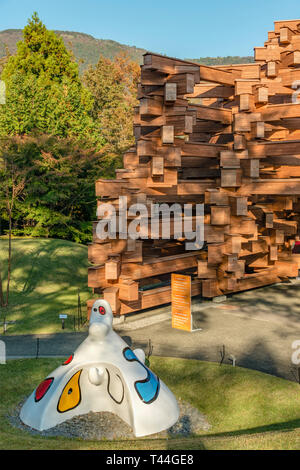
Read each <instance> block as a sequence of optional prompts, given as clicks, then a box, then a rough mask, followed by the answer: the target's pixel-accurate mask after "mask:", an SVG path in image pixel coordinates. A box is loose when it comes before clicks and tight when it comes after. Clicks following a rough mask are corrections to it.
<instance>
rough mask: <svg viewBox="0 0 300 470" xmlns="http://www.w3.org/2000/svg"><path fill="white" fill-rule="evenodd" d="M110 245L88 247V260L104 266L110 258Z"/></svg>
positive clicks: (95, 244) (102, 244)
mask: <svg viewBox="0 0 300 470" xmlns="http://www.w3.org/2000/svg"><path fill="white" fill-rule="evenodd" d="M110 246H111V245H110V243H109V242H108V243H101V244H100V243H90V244H89V245H88V260H89V262H90V263H93V264H103V263H105V261H106V260H107V258H108V253H109V252H108V248H110Z"/></svg>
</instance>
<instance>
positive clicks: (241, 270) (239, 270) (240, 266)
mask: <svg viewBox="0 0 300 470" xmlns="http://www.w3.org/2000/svg"><path fill="white" fill-rule="evenodd" d="M236 264H237V267H236V270H235V272H234V275H235V277H236V279H241V278H242V277H244V275H245V264H246V261H245V260H244V259H239V260H237V263H236Z"/></svg>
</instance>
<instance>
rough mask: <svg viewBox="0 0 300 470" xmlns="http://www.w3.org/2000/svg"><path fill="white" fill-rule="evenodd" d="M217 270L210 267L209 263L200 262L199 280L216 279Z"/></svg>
mask: <svg viewBox="0 0 300 470" xmlns="http://www.w3.org/2000/svg"><path fill="white" fill-rule="evenodd" d="M216 277H217V270H216V268H213V267H211V266H208V264H207V261H203V260H198V278H199V279H216Z"/></svg>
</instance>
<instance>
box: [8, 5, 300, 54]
mask: <svg viewBox="0 0 300 470" xmlns="http://www.w3.org/2000/svg"><path fill="white" fill-rule="evenodd" d="M0 8H1V10H0V30H3V29H9V28H23V27H24V26H25V24H26V23H27V19H28V18H29V17H30V16H31V15H32V13H33V12H34V11H37V12H38V14H39V16H40V18H41V19H42V21H43V22H44V23H45V25H46V26H47V28H49V29H58V30H69V31H79V32H83V33H87V34H91V35H92V36H94V37H96V38H99V39H113V40H115V41H118V42H121V43H123V44H129V45H135V46H137V47H143V48H145V49H147V50H149V51H154V52H158V53H162V54H167V55H169V56H173V57H179V58H197V57H203V56H212V57H215V56H226V55H241V56H243V55H253V47H255V46H263V43H264V41H265V40H266V39H267V31H269V30H272V29H273V22H274V21H275V20H286V19H297V18H300V2H299V0H289V1H288V2H286V1H283V0H250V1H249V0H244V1H242V0H223V1H221V0H214V1H213V0H212V1H209V0H139V1H137V0H110V1H108V0H84V1H83V0H81V1H79V0H0Z"/></svg>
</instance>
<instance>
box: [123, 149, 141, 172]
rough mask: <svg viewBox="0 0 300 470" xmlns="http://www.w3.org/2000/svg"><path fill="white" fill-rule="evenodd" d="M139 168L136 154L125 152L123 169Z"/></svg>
mask: <svg viewBox="0 0 300 470" xmlns="http://www.w3.org/2000/svg"><path fill="white" fill-rule="evenodd" d="M138 166H139V157H138V155H137V153H136V152H125V153H124V155H123V167H124V168H128V169H135V168H137V167H138Z"/></svg>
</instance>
